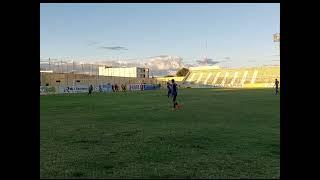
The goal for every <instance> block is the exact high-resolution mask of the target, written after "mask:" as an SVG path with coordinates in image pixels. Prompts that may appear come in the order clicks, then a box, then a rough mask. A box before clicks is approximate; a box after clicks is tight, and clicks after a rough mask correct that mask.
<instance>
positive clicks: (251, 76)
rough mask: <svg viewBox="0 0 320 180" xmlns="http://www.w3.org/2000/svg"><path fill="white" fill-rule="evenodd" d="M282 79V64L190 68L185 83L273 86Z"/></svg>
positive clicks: (192, 84) (196, 85)
mask: <svg viewBox="0 0 320 180" xmlns="http://www.w3.org/2000/svg"><path fill="white" fill-rule="evenodd" d="M276 78H277V79H278V80H280V66H272V67H253V68H229V69H226V68H221V69H220V68H210V67H208V68H206V67H201V68H197V69H192V68H190V73H189V74H188V75H187V77H186V78H185V80H184V82H183V84H184V86H187V87H206V86H207V85H210V86H212V87H271V86H272V85H273V83H274V81H275V79H276Z"/></svg>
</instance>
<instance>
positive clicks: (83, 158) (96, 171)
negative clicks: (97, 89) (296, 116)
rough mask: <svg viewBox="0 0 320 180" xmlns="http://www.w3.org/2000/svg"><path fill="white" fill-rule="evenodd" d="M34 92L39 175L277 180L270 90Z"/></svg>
mask: <svg viewBox="0 0 320 180" xmlns="http://www.w3.org/2000/svg"><path fill="white" fill-rule="evenodd" d="M177 100H178V102H180V103H181V104H183V109H181V110H178V111H173V110H172V104H171V101H170V100H169V99H168V98H167V97H166V90H158V91H144V92H142V93H141V92H127V93H122V92H119V93H110V94H99V93H97V94H93V96H87V95H86V94H71V95H50V96H41V97H40V177H41V178H279V177H280V97H279V96H275V95H274V92H273V89H182V90H180V91H179V96H178V99H177Z"/></svg>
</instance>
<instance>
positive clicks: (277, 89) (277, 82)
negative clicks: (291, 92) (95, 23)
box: [274, 79, 279, 95]
mask: <svg viewBox="0 0 320 180" xmlns="http://www.w3.org/2000/svg"><path fill="white" fill-rule="evenodd" d="M274 85H275V86H276V95H277V94H279V81H278V79H276V81H275V83H274Z"/></svg>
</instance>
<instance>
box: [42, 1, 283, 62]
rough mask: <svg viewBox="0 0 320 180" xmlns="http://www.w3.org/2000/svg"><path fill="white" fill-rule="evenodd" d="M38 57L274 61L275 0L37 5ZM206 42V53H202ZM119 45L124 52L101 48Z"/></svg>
mask: <svg viewBox="0 0 320 180" xmlns="http://www.w3.org/2000/svg"><path fill="white" fill-rule="evenodd" d="M40 13H41V14H40V57H42V58H49V57H50V58H62V59H73V60H76V61H80V60H87V61H90V60H96V59H102V60H104V59H117V58H119V59H132V58H144V57H150V56H157V55H172V56H180V57H182V58H183V62H184V63H194V62H195V61H196V60H197V59H200V58H203V57H204V56H205V55H207V56H208V57H209V58H217V59H218V60H219V59H221V58H224V57H230V62H229V63H230V65H231V66H240V65H244V66H245V65H247V64H250V63H252V62H248V61H255V60H256V61H257V62H256V63H258V64H271V63H273V64H275V62H274V61H272V60H275V59H279V57H275V56H274V55H277V54H279V50H278V49H277V48H276V46H275V44H274V42H273V41H272V34H274V33H277V32H280V4H270V3H268V4H263V3H257V4H244V3H243V4H171V3H170V4H155V3H152V4H138V3H137V4H108V3H106V4H41V9H40ZM206 41H207V51H206V48H205V47H206V46H205V44H206ZM112 46H119V47H124V48H126V49H127V50H110V49H103V48H101V47H112Z"/></svg>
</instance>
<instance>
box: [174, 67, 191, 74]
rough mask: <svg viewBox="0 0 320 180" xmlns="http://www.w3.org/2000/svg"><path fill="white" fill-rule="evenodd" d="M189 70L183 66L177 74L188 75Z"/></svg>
mask: <svg viewBox="0 0 320 180" xmlns="http://www.w3.org/2000/svg"><path fill="white" fill-rule="evenodd" d="M188 72H189V69H187V68H182V69H180V70H179V71H178V72H177V76H186V75H187V74H188Z"/></svg>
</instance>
